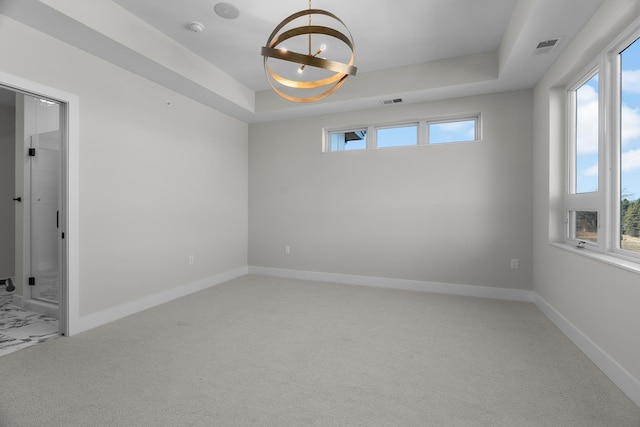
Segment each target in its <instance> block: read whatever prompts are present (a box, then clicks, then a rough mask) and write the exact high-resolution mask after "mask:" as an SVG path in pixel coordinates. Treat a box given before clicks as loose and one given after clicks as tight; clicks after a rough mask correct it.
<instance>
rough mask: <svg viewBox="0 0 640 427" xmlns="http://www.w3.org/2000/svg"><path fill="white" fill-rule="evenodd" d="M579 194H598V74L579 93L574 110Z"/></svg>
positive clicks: (575, 189)
mask: <svg viewBox="0 0 640 427" xmlns="http://www.w3.org/2000/svg"><path fill="white" fill-rule="evenodd" d="M575 114H576V117H575V170H574V173H575V188H574V189H573V190H574V191H575V192H576V193H590V192H595V191H598V140H599V135H598V123H599V103H598V74H597V73H596V74H595V75H594V76H593V77H591V78H590V79H589V80H588V81H587V82H585V83H584V84H583V85H582V86H580V87H579V88H578V89H577V90H576V111H575Z"/></svg>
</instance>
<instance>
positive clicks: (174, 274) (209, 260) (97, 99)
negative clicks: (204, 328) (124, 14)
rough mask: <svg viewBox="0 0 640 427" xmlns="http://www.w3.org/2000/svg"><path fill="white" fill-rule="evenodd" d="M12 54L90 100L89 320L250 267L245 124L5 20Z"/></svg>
mask: <svg viewBox="0 0 640 427" xmlns="http://www.w3.org/2000/svg"><path fill="white" fill-rule="evenodd" d="M16 40H19V41H20V42H19V43H16V42H15V41H16ZM0 51H1V52H2V57H3V60H2V62H1V63H0V71H3V72H6V73H8V74H12V75H14V76H19V77H22V78H25V79H28V80H31V81H34V82H38V83H40V84H43V85H47V86H50V87H54V88H56V89H59V90H61V91H65V92H68V93H72V94H75V95H77V96H78V97H79V99H80V136H79V139H80V142H79V145H80V147H79V151H80V161H79V162H80V182H79V185H80V195H79V204H80V205H79V211H80V220H79V224H80V236H79V238H80V248H79V250H80V278H79V284H80V290H79V293H80V308H79V310H80V315H82V316H84V315H88V314H92V313H96V312H99V311H101V310H105V309H109V308H113V307H118V306H120V305H123V304H125V303H127V302H130V301H134V300H137V299H140V298H144V297H148V296H151V295H154V294H157V293H160V292H163V291H167V290H171V289H173V288H176V287H179V286H181V285H185V284H188V283H192V282H194V281H197V280H201V279H206V278H208V277H211V276H215V275H217V274H220V273H224V272H228V271H231V270H234V269H237V268H241V267H245V266H246V265H247V175H248V174H247V128H248V127H247V125H246V124H245V123H242V122H240V121H238V120H235V119H232V118H229V117H228V116H225V115H223V114H221V113H219V112H217V111H215V110H212V109H211V108H208V107H205V106H203V105H202V104H199V103H197V102H195V101H193V100H191V99H188V98H186V97H183V96H180V95H178V94H176V93H174V92H172V91H170V90H168V89H166V88H164V87H162V86H160V85H157V84H154V83H152V82H150V81H148V80H145V79H142V78H140V77H138V76H136V75H134V74H132V73H130V72H128V71H124V70H122V69H120V68H118V67H116V66H114V65H111V64H109V63H107V62H105V61H103V60H100V59H98V58H96V57H94V56H92V55H89V54H87V53H85V52H83V51H81V50H79V49H76V48H73V47H71V46H69V45H66V44H65V43H62V42H60V41H58V40H55V39H52V38H51V37H48V36H45V35H43V34H42V33H39V32H38V31H36V30H34V29H31V28H29V27H26V26H24V25H22V24H19V23H17V22H16V21H13V20H11V19H8V18H6V17H4V16H2V15H0ZM43 64H46V66H43ZM167 100H170V101H171V106H168V105H167ZM189 255H194V257H195V264H193V265H189V263H188V257H189Z"/></svg>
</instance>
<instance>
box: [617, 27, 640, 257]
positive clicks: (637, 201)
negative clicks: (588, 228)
mask: <svg viewBox="0 0 640 427" xmlns="http://www.w3.org/2000/svg"><path fill="white" fill-rule="evenodd" d="M618 56H619V59H620V60H619V68H620V91H619V99H620V104H619V108H620V156H619V162H620V163H619V165H620V166H619V174H620V192H619V197H620V212H619V215H620V216H619V218H620V248H621V249H623V250H629V251H633V252H637V253H640V41H639V40H638V39H636V40H635V41H634V42H633V43H632V44H631V45H629V46H628V47H626V48H625V49H624V50H623V51H622V52H620V53H619V54H618Z"/></svg>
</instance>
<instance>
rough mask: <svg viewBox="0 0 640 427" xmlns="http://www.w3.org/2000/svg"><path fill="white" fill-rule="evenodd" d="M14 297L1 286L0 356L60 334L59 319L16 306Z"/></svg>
mask: <svg viewBox="0 0 640 427" xmlns="http://www.w3.org/2000/svg"><path fill="white" fill-rule="evenodd" d="M12 299H13V293H8V292H6V291H5V289H4V287H2V288H0V356H4V355H6V354H9V353H13V352H14V351H17V350H20V349H23V348H25V347H29V346H32V345H35V344H38V343H41V342H45V341H48V340H50V339H53V338H56V337H57V336H58V319H56V318H55V317H51V316H46V315H43V314H37V313H33V312H30V311H26V310H23V309H21V308H18V307H15V306H14V305H12V304H11V302H12Z"/></svg>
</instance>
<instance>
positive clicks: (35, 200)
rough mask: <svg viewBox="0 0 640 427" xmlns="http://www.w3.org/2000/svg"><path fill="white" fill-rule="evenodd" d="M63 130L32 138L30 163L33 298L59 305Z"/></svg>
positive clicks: (44, 133)
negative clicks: (59, 230) (59, 231)
mask: <svg viewBox="0 0 640 427" xmlns="http://www.w3.org/2000/svg"><path fill="white" fill-rule="evenodd" d="M60 148H61V134H60V131H59V130H55V131H49V132H43V133H39V134H36V135H32V136H31V144H30V147H29V152H28V156H29V159H30V160H29V161H30V175H31V177H30V190H31V191H30V193H31V194H30V210H31V215H30V230H31V232H30V246H31V248H30V252H31V263H30V264H31V275H30V277H29V285H30V286H29V288H30V289H31V298H32V299H37V300H41V301H46V302H51V303H56V304H57V303H58V302H59V292H60V290H59V282H60V267H59V257H58V250H59V248H58V245H59V239H58V228H59V218H58V215H59V214H58V212H59V204H58V203H59V193H60V191H59V190H60V188H59V187H60Z"/></svg>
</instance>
